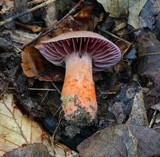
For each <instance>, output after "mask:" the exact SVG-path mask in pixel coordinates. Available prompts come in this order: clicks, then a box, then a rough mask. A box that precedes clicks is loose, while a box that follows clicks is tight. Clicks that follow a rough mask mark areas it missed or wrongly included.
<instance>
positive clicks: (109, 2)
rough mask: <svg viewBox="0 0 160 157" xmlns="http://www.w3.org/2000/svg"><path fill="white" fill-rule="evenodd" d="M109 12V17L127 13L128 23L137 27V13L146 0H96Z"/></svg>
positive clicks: (117, 16)
mask: <svg viewBox="0 0 160 157" xmlns="http://www.w3.org/2000/svg"><path fill="white" fill-rule="evenodd" d="M97 1H98V2H99V3H101V4H102V5H103V7H104V9H105V10H106V12H109V13H110V16H111V17H114V18H119V17H120V16H122V15H125V14H128V13H129V16H128V24H130V25H132V26H133V27H134V28H138V27H139V13H140V11H141V9H142V7H143V6H144V5H145V3H146V1H147V0H129V1H128V0H97Z"/></svg>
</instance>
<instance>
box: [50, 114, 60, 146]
mask: <svg viewBox="0 0 160 157" xmlns="http://www.w3.org/2000/svg"><path fill="white" fill-rule="evenodd" d="M61 116H62V111H60V113H59V121H58V125H57V126H56V128H55V130H54V132H53V135H52V137H51V138H52V139H51V143H52V146H54V144H55V136H56V133H57V131H58V129H59V127H60V124H61V121H62V118H61Z"/></svg>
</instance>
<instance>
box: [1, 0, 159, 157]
mask: <svg viewBox="0 0 160 157" xmlns="http://www.w3.org/2000/svg"><path fill="white" fill-rule="evenodd" d="M23 1H24V3H23V4H22V6H21V5H20V3H19V0H15V4H14V3H12V1H9V0H3V2H0V6H1V10H0V20H1V22H0V25H1V27H0V41H1V42H0V94H1V97H0V98H1V103H2V105H1V107H0V108H1V110H0V117H1V120H0V131H1V132H3V133H1V132H0V140H1V141H2V142H1V144H0V150H1V155H2V154H4V153H5V155H6V156H7V155H8V156H9V155H13V156H18V155H19V154H27V152H29V151H28V150H33V151H31V155H32V156H39V154H36V153H37V152H35V150H36V149H37V150H39V153H41V151H42V153H41V155H42V156H50V155H52V156H61V157H63V156H66V154H67V155H68V156H77V153H78V151H79V155H81V156H85V157H86V156H87V157H89V156H92V155H93V156H94V155H95V156H104V155H107V156H130V157H131V156H145V157H146V156H154V155H155V156H156V155H160V152H159V148H160V143H159V141H160V139H159V138H160V137H159V133H160V131H159V130H160V129H159V128H160V127H159V126H160V121H159V117H160V116H159V114H160V111H159V102H160V98H159V97H160V95H159V90H160V86H159V58H158V57H159V39H160V35H159V19H160V18H159V17H160V16H159V15H160V14H159V6H160V5H159V1H157V0H141V1H127V2H129V3H125V2H126V1H125V0H123V1H109V0H106V1H102V0H98V1H90V0H89V1H82V0H80V1H76V0H67V1H64V0H60V1H51V0H48V1H47V0H46V1H42V0H39V1H34V0H32V1H26V0H23ZM98 2H99V3H98ZM48 4H49V5H48ZM37 8H39V9H37ZM33 11H34V12H33ZM67 12H68V13H67ZM23 15H25V16H23ZM76 30H89V31H95V32H97V33H99V34H101V35H103V36H105V37H106V38H108V39H109V40H112V41H113V42H114V43H115V44H117V46H118V47H119V48H120V50H121V52H122V59H121V61H120V62H119V64H117V65H116V66H114V67H112V68H110V69H107V70H105V71H104V72H98V73H94V81H95V86H96V95H97V101H98V113H97V118H96V119H95V120H94V121H93V123H92V124H90V125H89V126H86V127H85V128H79V127H77V126H74V125H70V124H68V123H67V122H66V121H65V120H64V119H63V114H62V112H61V101H60V93H59V91H61V89H62V85H63V79H64V73H65V70H64V69H63V68H61V67H56V66H53V65H50V63H48V62H47V61H46V60H45V59H44V58H43V57H42V56H41V55H40V53H39V52H38V50H37V48H38V47H39V46H40V44H41V41H42V40H43V41H44V40H47V39H50V38H52V37H54V36H56V35H58V34H62V33H64V32H68V31H76ZM51 71H52V72H51ZM6 93H8V95H7V94H6ZM10 93H12V94H13V95H14V101H15V102H14V103H13V102H11V101H12V100H13V99H12V98H13V96H12V94H10ZM6 98H7V99H6ZM8 105H9V106H8ZM7 106H8V107H7ZM2 119H3V120H2ZM40 126H41V127H40ZM44 130H45V131H44ZM32 131H33V132H32ZM31 135H32V136H31ZM42 137H43V138H42ZM32 138H33V139H32ZM55 141H59V142H61V143H63V144H64V145H66V146H68V147H70V148H71V149H73V150H75V151H76V152H77V153H75V152H74V151H72V150H70V149H69V148H67V147H66V146H64V145H62V144H59V143H54V142H55ZM81 142H82V143H81ZM35 143H41V144H43V145H41V144H38V145H37V144H35ZM51 143H52V145H51ZM53 143H54V144H55V145H54V146H56V148H55V147H54V146H53ZM44 145H46V146H44ZM77 146H78V147H77ZM41 149H42V150H41ZM56 149H58V152H56ZM43 153H44V155H43ZM49 153H50V154H49Z"/></svg>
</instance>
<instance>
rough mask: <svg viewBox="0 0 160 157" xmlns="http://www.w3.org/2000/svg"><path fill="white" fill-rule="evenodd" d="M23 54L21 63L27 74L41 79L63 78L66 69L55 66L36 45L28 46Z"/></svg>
mask: <svg viewBox="0 0 160 157" xmlns="http://www.w3.org/2000/svg"><path fill="white" fill-rule="evenodd" d="M21 56H22V64H21V65H22V68H23V72H24V74H25V75H26V76H28V77H37V78H38V79H39V80H41V81H43V80H45V81H62V80H63V78H64V69H63V68H60V67H56V66H53V65H52V64H50V63H49V62H47V61H46V59H45V58H44V57H43V56H42V55H41V54H40V53H39V51H38V49H36V48H35V47H34V46H29V47H26V48H25V49H24V51H23V52H22V54H21ZM51 69H52V70H51ZM49 70H50V71H51V72H50V71H49Z"/></svg>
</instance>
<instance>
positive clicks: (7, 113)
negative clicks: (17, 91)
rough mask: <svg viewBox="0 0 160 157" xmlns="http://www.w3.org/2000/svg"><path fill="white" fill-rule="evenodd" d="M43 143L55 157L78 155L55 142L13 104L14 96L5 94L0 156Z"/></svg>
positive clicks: (0, 119)
mask: <svg viewBox="0 0 160 157" xmlns="http://www.w3.org/2000/svg"><path fill="white" fill-rule="evenodd" d="M34 143H42V144H44V145H46V146H47V149H48V151H49V152H50V154H51V155H55V157H66V156H67V157H71V156H74V155H75V156H76V153H75V152H73V151H72V150H70V149H69V148H67V147H65V146H63V145H61V144H60V143H57V142H55V145H54V147H52V145H51V137H50V136H49V135H48V134H47V133H46V132H45V131H43V130H42V129H41V128H40V126H39V125H38V123H36V122H35V121H32V120H31V119H30V118H28V117H27V116H25V115H23V114H22V113H21V112H20V111H19V109H18V108H17V107H16V106H15V105H14V103H13V96H12V94H5V95H4V96H3V97H1V99H0V156H2V155H3V154H5V153H6V152H9V151H12V150H13V149H16V148H18V147H21V146H24V145H28V144H34Z"/></svg>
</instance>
